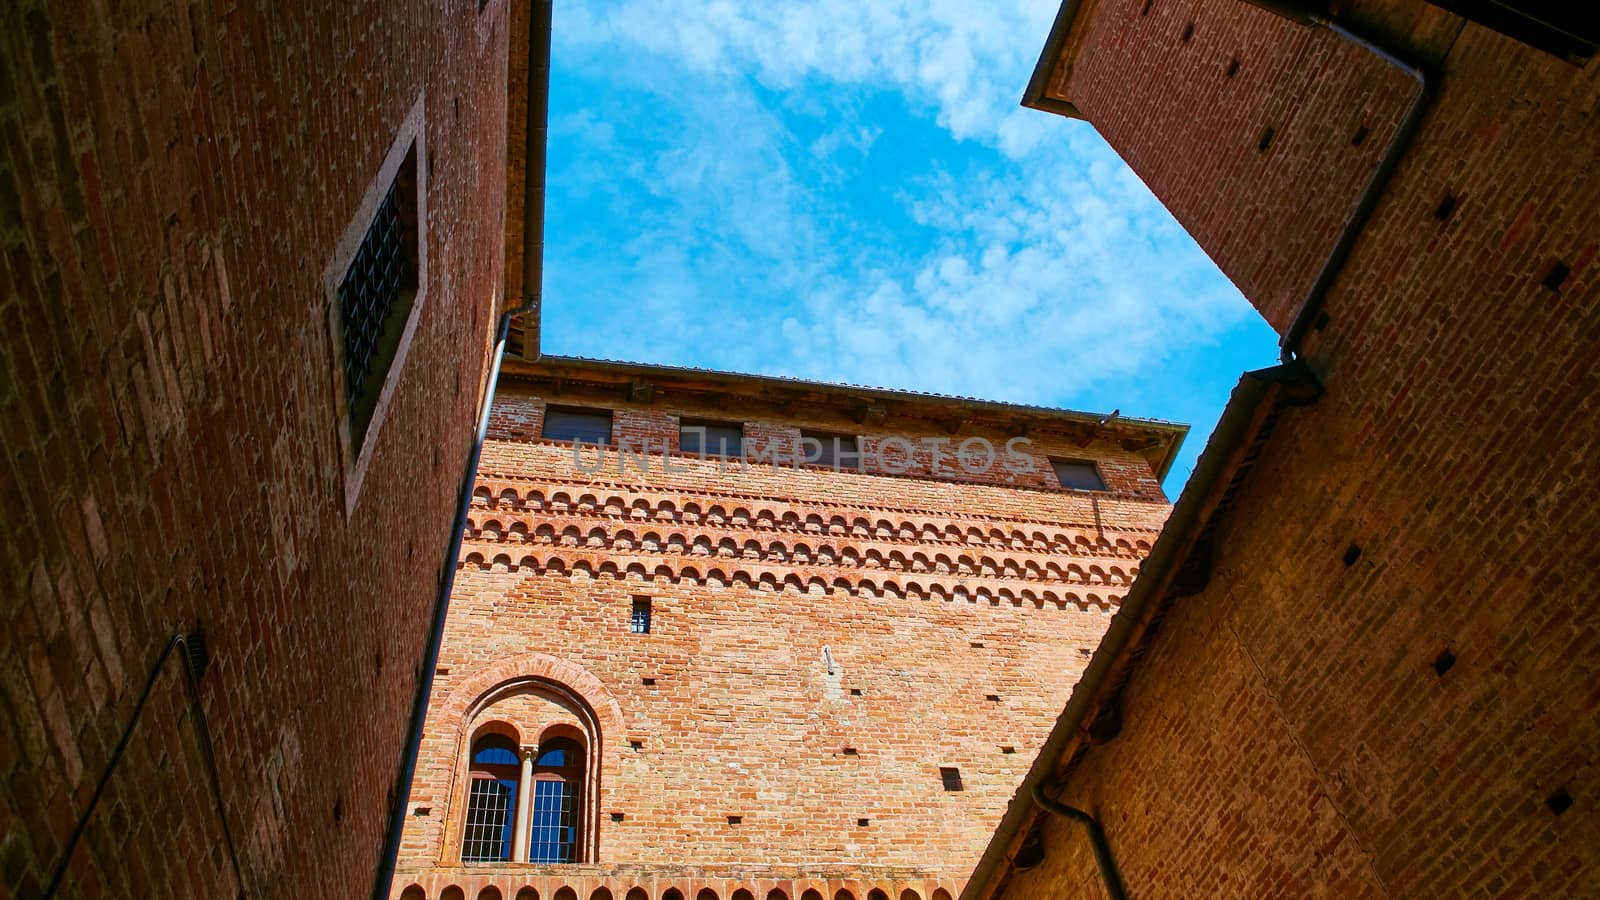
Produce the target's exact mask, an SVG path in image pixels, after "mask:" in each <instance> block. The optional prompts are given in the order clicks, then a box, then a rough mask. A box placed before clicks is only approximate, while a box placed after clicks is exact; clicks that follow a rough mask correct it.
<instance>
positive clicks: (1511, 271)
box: [1005, 0, 1600, 898]
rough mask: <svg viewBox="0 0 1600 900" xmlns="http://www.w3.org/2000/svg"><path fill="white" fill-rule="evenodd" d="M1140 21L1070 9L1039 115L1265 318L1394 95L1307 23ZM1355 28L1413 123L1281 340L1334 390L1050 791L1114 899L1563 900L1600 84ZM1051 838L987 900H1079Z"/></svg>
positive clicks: (1077, 869) (1576, 704) (1576, 801)
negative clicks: (1093, 147) (1088, 136)
mask: <svg viewBox="0 0 1600 900" xmlns="http://www.w3.org/2000/svg"><path fill="white" fill-rule="evenodd" d="M1143 5H1144V4H1143V0H1102V2H1099V3H1095V4H1089V5H1088V6H1086V8H1085V12H1084V17H1083V18H1080V20H1079V22H1080V24H1079V30H1080V32H1081V33H1083V34H1084V35H1086V37H1085V38H1084V40H1085V41H1086V42H1088V45H1090V46H1086V47H1085V49H1084V51H1083V53H1082V54H1081V55H1080V56H1079V58H1078V59H1079V61H1078V62H1077V64H1076V67H1075V70H1074V74H1073V75H1072V78H1071V81H1070V85H1069V88H1068V90H1067V92H1066V96H1069V97H1070V98H1071V99H1072V100H1073V101H1074V102H1075V103H1077V104H1078V105H1079V107H1080V108H1081V109H1082V110H1083V111H1084V112H1085V114H1086V115H1087V116H1088V118H1089V119H1090V120H1092V121H1093V122H1094V123H1095V125H1096V127H1097V128H1099V129H1100V130H1101V131H1102V133H1104V134H1106V135H1107V137H1108V139H1109V140H1110V141H1111V142H1112V144H1113V145H1114V146H1116V147H1117V149H1118V151H1119V152H1120V153H1122V154H1123V155H1124V156H1125V157H1126V158H1128V159H1129V160H1130V162H1132V163H1133V166H1134V168H1135V170H1136V171H1137V172H1138V173H1139V175H1140V176H1141V177H1142V178H1144V179H1145V180H1146V181H1147V182H1148V183H1150V184H1151V185H1152V186H1153V187H1154V188H1155V190H1156V191H1157V193H1158V194H1160V195H1161V196H1162V198H1163V200H1164V201H1165V202H1166V203H1168V205H1169V206H1170V207H1171V208H1172V209H1173V210H1174V212H1175V213H1176V214H1177V215H1178V218H1179V219H1180V220H1181V221H1182V222H1183V224H1184V225H1185V227H1187V228H1188V229H1189V230H1190V231H1191V232H1192V233H1193V234H1194V236H1195V237H1196V239H1197V240H1198V241H1199V243H1200V244H1201V245H1202V246H1203V247H1205V248H1206V249H1207V251H1208V252H1210V253H1211V254H1212V255H1213V257H1214V258H1216V259H1217V260H1218V261H1219V262H1220V263H1221V264H1222V266H1223V268H1224V269H1225V270H1226V271H1227V273H1228V274H1229V275H1230V276H1231V277H1232V278H1234V279H1235V281H1237V282H1238V283H1239V284H1240V285H1241V286H1242V287H1243V288H1244V289H1245V290H1246V293H1247V294H1248V295H1249V296H1250V298H1251V300H1252V302H1254V303H1256V305H1257V306H1258V307H1259V308H1261V309H1262V311H1263V313H1264V314H1266V315H1267V316H1268V317H1269V318H1270V319H1271V320H1272V321H1273V322H1274V323H1275V324H1277V325H1279V326H1280V327H1281V326H1283V325H1284V324H1285V321H1286V320H1285V317H1284V315H1283V313H1284V312H1285V311H1286V310H1287V307H1286V306H1284V305H1283V303H1282V298H1284V297H1288V296H1294V295H1296V294H1297V293H1298V292H1299V291H1301V290H1303V287H1304V284H1303V282H1304V279H1305V276H1306V273H1307V272H1308V271H1309V268H1308V264H1307V263H1305V262H1304V260H1311V259H1313V258H1315V257H1316V256H1317V255H1318V254H1320V253H1322V252H1325V250H1326V248H1327V243H1328V241H1329V240H1330V239H1331V235H1330V234H1329V233H1328V231H1327V224H1328V223H1329V222H1330V221H1332V211H1335V210H1339V209H1343V208H1346V207H1347V206H1348V204H1349V203H1350V202H1351V201H1352V200H1353V196H1354V195H1353V192H1352V191H1353V185H1354V184H1356V182H1357V175H1358V174H1361V176H1362V177H1364V173H1358V172H1357V171H1355V170H1356V169H1359V168H1360V167H1361V166H1362V165H1365V164H1368V163H1369V162H1370V159H1371V156H1370V154H1371V153H1374V152H1376V148H1375V147H1373V146H1372V145H1373V144H1374V143H1375V142H1376V143H1379V144H1381V143H1382V142H1383V141H1384V140H1385V139H1386V134H1387V133H1388V132H1389V131H1390V130H1391V129H1392V127H1393V115H1394V114H1395V111H1396V110H1397V109H1398V107H1399V105H1400V104H1401V103H1402V102H1403V101H1404V99H1405V98H1404V95H1403V94H1401V93H1400V90H1401V88H1400V87H1398V86H1396V85H1391V84H1390V81H1389V79H1388V78H1387V77H1386V76H1381V74H1380V73H1381V69H1380V68H1379V63H1377V62H1375V61H1374V60H1372V59H1371V58H1370V57H1363V56H1362V55H1361V54H1360V53H1359V52H1351V51H1347V50H1340V49H1336V47H1337V39H1336V38H1335V37H1334V36H1333V35H1331V34H1329V33H1327V32H1325V31H1316V32H1307V31H1303V30H1301V29H1299V28H1298V27H1297V26H1294V25H1292V24H1289V23H1286V22H1283V21H1281V20H1278V19H1275V18H1273V17H1272V16H1270V15H1267V14H1265V13H1262V12H1260V11H1258V10H1255V9H1252V8H1249V7H1247V6H1245V5H1244V4H1242V3H1233V2H1228V0H1205V2H1178V0H1156V2H1155V3H1153V4H1150V7H1151V8H1150V12H1149V13H1148V15H1145V16H1141V13H1140V9H1141V7H1142V6H1143ZM1347 16H1348V18H1350V19H1351V20H1354V21H1357V22H1363V23H1367V24H1368V26H1369V28H1370V30H1372V31H1374V32H1376V33H1378V34H1381V35H1385V36H1386V37H1387V39H1388V40H1389V41H1390V43H1391V44H1393V45H1395V46H1398V47H1401V48H1407V49H1408V51H1409V52H1413V53H1415V54H1416V55H1418V56H1420V57H1422V58H1423V59H1426V60H1429V61H1431V62H1432V63H1433V64H1435V65H1436V66H1437V67H1438V69H1439V70H1440V71H1441V78H1440V82H1439V87H1440V93H1439V96H1438V100H1437V103H1436V104H1435V106H1434V108H1433V110H1432V112H1431V113H1430V114H1429V116H1428V118H1427V119H1426V121H1425V122H1424V124H1423V126H1422V130H1421V133H1420V136H1419V137H1418V140H1417V141H1416V143H1415V144H1414V145H1413V146H1412V148H1411V149H1410V151H1409V152H1408V153H1407V155H1406V157H1405V159H1404V161H1403V162H1402V164H1401V166H1400V168H1399V170H1398V174H1397V177H1396V180H1395V181H1394V182H1393V183H1392V186H1391V190H1390V191H1389V193H1388V194H1387V195H1386V196H1385V199H1384V200H1383V202H1382V203H1381V205H1380V206H1379V207H1378V210H1377V213H1376V215H1375V217H1374V219H1373V221H1372V223H1371V225H1370V227H1369V229H1368V230H1367V231H1366V233H1365V234H1364V235H1363V237H1362V239H1361V241H1360V242H1359V243H1358V245H1357V247H1356V250H1355V254H1354V256H1353V258H1352V260H1351V265H1350V267H1349V269H1348V270H1347V271H1346V272H1345V274H1344V275H1343V277H1342V278H1341V279H1340V281H1339V282H1338V284H1337V285H1336V287H1335V289H1334V291H1333V293H1332V294H1331V296H1330V298H1329V300H1328V303H1327V307H1326V311H1327V313H1328V321H1327V324H1326V327H1325V328H1324V329H1323V330H1322V331H1321V332H1313V333H1312V335H1311V337H1310V340H1309V342H1308V345H1307V348H1306V349H1307V353H1308V358H1309V359H1310V361H1311V363H1312V365H1313V366H1314V367H1315V368H1316V369H1317V370H1319V371H1320V372H1322V373H1323V374H1324V375H1325V381H1326V386H1327V394H1326V396H1325V397H1324V398H1323V399H1322V400H1320V401H1319V402H1318V403H1317V404H1316V405H1315V406H1312V407H1308V408H1305V409H1302V410H1296V411H1293V412H1290V413H1287V414H1286V415H1285V417H1284V418H1283V420H1282V421H1281V422H1280V423H1279V425H1278V427H1277V430H1276V432H1275V434H1274V436H1273V438H1272V439H1271V442H1270V443H1269V444H1268V446H1267V447H1266V450H1265V452H1264V453H1263V455H1262V456H1261V458H1260V459H1259V461H1257V463H1256V465H1255V467H1254V469H1253V470H1252V472H1251V474H1250V475H1249V477H1248V480H1247V481H1246V482H1245V484H1244V487H1243V489H1242V491H1241V493H1240V494H1239V496H1238V497H1237V499H1236V502H1235V504H1234V506H1233V508H1232V509H1231V510H1230V511H1229V512H1228V514H1227V518H1226V520H1225V523H1224V525H1223V529H1222V532H1221V534H1220V541H1219V550H1218V558H1217V569H1216V571H1215V574H1214V575H1213V576H1212V579H1211V582H1210V585H1209V587H1208V589H1207V590H1205V591H1204V592H1203V593H1201V594H1199V595H1198V596H1193V597H1187V598H1183V599H1180V600H1177V601H1176V602H1175V605H1174V606H1173V608H1172V611H1171V613H1170V616H1169V618H1168V619H1167V620H1166V622H1165V623H1164V624H1163V626H1162V628H1161V630H1160V632H1159V634H1158V635H1157V636H1156V638H1155V639H1154V642H1153V644H1152V645H1151V646H1150V648H1149V650H1148V653H1147V655H1145V656H1144V657H1143V658H1142V659H1141V660H1140V661H1139V662H1138V668H1137V669H1136V670H1135V673H1134V675H1133V678H1132V680H1131V682H1130V683H1129V685H1128V688H1127V691H1126V694H1125V695H1124V697H1123V700H1122V711H1123V729H1122V732H1121V736H1120V737H1119V738H1117V739H1116V740H1115V741H1114V742H1112V743H1110V744H1108V745H1105V746H1101V747H1096V748H1093V749H1091V750H1090V751H1089V752H1088V755H1087V756H1086V757H1085V758H1084V759H1083V761H1082V762H1081V763H1079V764H1078V765H1077V766H1076V767H1075V768H1074V769H1073V770H1072V772H1071V774H1070V780H1069V781H1068V784H1067V788H1066V791H1065V793H1064V795H1063V799H1064V800H1065V801H1067V802H1070V803H1073V804H1075V805H1077V806H1080V807H1082V808H1085V809H1088V810H1091V811H1094V812H1095V813H1096V814H1097V815H1098V816H1100V818H1101V819H1102V821H1103V822H1104V823H1105V827H1106V830H1107V832H1108V836H1109V840H1110V842H1111V845H1112V848H1113V851H1114V852H1115V854H1116V856H1117V859H1118V861H1119V863H1120V865H1121V868H1122V872H1123V877H1124V880H1125V882H1126V885H1127V887H1128V890H1129V892H1130V893H1131V894H1132V895H1134V896H1143V897H1162V896H1171V897H1192V896H1238V897H1261V896H1336V897H1360V896H1375V897H1376V896H1387V897H1443V896H1468V895H1492V896H1506V897H1511V896H1541V897H1569V896H1590V895H1593V894H1594V893H1595V890H1596V885H1597V884H1600V874H1597V873H1600V817H1597V815H1596V812H1595V810H1596V805H1597V801H1600V780H1597V779H1600V776H1597V770H1596V768H1595V765H1594V759H1595V749H1596V747H1600V693H1597V692H1596V690H1595V686H1596V684H1600V633H1597V631H1596V628H1595V624H1594V621H1593V615H1592V614H1593V612H1594V597H1595V596H1596V594H1597V590H1600V583H1597V576H1596V571H1597V570H1596V566H1595V563H1596V561H1597V560H1600V508H1597V507H1596V506H1595V504H1594V502H1593V498H1594V497H1595V496H1596V495H1597V493H1600V483H1597V482H1600V480H1597V478H1596V472H1595V467H1594V465H1593V464H1592V461H1593V460H1595V459H1596V458H1600V446H1597V437H1600V426H1597V424H1596V423H1597V421H1600V419H1597V417H1596V411H1597V410H1596V397H1597V396H1600V391H1597V388H1600V375H1597V370H1596V367H1595V360H1596V359H1597V358H1600V343H1597V335H1600V309H1597V304H1596V299H1597V287H1596V284H1597V282H1596V278H1595V272H1596V268H1595V265H1594V259H1595V254H1596V249H1597V246H1600V222H1597V220H1596V217H1595V210H1596V209H1597V208H1600V179H1597V172H1596V168H1595V165H1596V163H1595V160H1596V156H1595V148H1596V147H1597V146H1600V123H1597V121H1596V118H1595V114H1594V111H1595V108H1596V105H1595V104H1596V99H1597V94H1600V92H1597V90H1596V73H1597V71H1600V68H1597V64H1596V63H1594V62H1591V63H1590V64H1589V65H1588V66H1587V67H1582V68H1580V67H1577V66H1573V65H1571V64H1569V63H1566V62H1563V61H1560V60H1557V59H1554V58H1552V57H1549V56H1546V55H1543V54H1541V53H1538V52H1536V51H1534V50H1532V49H1530V48H1527V47H1525V46H1522V45H1520V44H1517V43H1515V42H1513V41H1511V40H1509V39H1507V38H1505V37H1503V36H1501V35H1498V34H1496V33H1493V32H1490V31H1487V30H1485V29H1483V28H1480V27H1477V26H1474V25H1463V23H1462V22H1461V21H1460V20H1459V19H1455V18H1453V17H1451V16H1448V15H1446V14H1444V13H1442V12H1440V11H1439V10H1437V9H1436V8H1432V7H1427V6H1425V5H1423V4H1420V3H1409V2H1408V3H1399V2H1384V3H1378V2H1364V3H1354V4H1350V8H1349V9H1348V10H1347ZM1188 22H1193V23H1194V34H1193V37H1192V39H1191V41H1190V42H1189V43H1188V44H1184V43H1182V42H1181V41H1180V40H1179V37H1180V36H1181V32H1182V30H1183V29H1184V27H1185V24H1186V23H1188ZM1235 56H1237V57H1238V58H1239V59H1241V60H1242V61H1243V66H1242V68H1241V69H1240V71H1239V72H1238V74H1237V76H1236V77H1235V78H1234V79H1231V80H1230V79H1228V78H1227V76H1226V69H1225V67H1226V65H1227V61H1228V60H1229V59H1230V58H1231V57H1235ZM1129 71H1138V72H1140V73H1141V77H1140V79H1139V80H1130V79H1128V78H1127V77H1125V75H1126V73H1127V72H1129ZM1275 120H1281V121H1282V122H1284V123H1286V124H1284V125H1282V126H1280V128H1279V130H1278V137H1277V139H1276V142H1275V143H1274V149H1273V150H1272V151H1271V152H1269V153H1268V154H1266V155H1265V156H1261V155H1259V154H1258V153H1257V151H1256V145H1255V140H1256V138H1257V136H1258V134H1257V132H1258V131H1259V129H1260V127H1261V125H1262V124H1263V123H1266V122H1271V121H1275ZM1356 122H1363V123H1367V124H1368V127H1369V128H1370V129H1371V134H1370V136H1369V137H1367V139H1366V143H1365V144H1363V145H1361V146H1360V147H1349V143H1350V141H1349V136H1350V135H1349V131H1350V127H1351V126H1352V125H1353V124H1354V123H1356ZM1341 148H1343V149H1341ZM1341 154H1342V156H1341ZM1198 159H1205V160H1206V163H1205V168H1206V169H1207V170H1208V172H1209V173H1214V174H1208V175H1207V176H1206V177H1196V175H1195V173H1194V169H1193V166H1192V165H1191V164H1190V162H1189V161H1191V160H1198ZM1325 166H1331V168H1324V167H1325ZM1447 196H1448V197H1449V198H1452V203H1453V208H1448V209H1447V208H1445V207H1447V206H1450V205H1451V204H1447V203H1445V198H1446V197H1447ZM1317 210H1326V211H1325V212H1322V213H1319V212H1317ZM1252 244H1257V245H1259V246H1258V247H1257V248H1256V249H1252V248H1251V245H1252ZM1280 248H1281V249H1285V250H1286V249H1288V248H1297V249H1296V250H1295V253H1296V254H1297V255H1296V256H1295V257H1294V258H1287V257H1286V258H1283V259H1276V258H1274V256H1273V254H1276V253H1278V252H1280ZM1297 260H1298V261H1297ZM1552 272H1554V273H1555V274H1554V275H1552ZM1563 272H1565V274H1564V275H1563V274H1562V273H1563ZM1446 654H1448V656H1447V655H1446ZM1452 659H1453V664H1450V661H1451V660H1452ZM1045 827H1046V831H1045V835H1046V851H1047V857H1046V860H1045V862H1044V863H1043V864H1042V865H1040V866H1039V867H1037V868H1036V869H1033V870H1032V871H1029V872H1026V873H1017V874H1016V875H1015V876H1014V877H1013V879H1012V881H1011V883H1010V887H1009V890H1008V891H1007V892H1006V894H1005V896H1008V897H1013V898H1033V897H1042V896H1063V895H1067V896H1101V895H1102V894H1101V888H1100V887H1099V878H1098V875H1097V874H1096V873H1095V868H1094V862H1093V859H1092V858H1091V856H1090V854H1089V851H1088V845H1087V841H1086V839H1085V838H1084V836H1083V833H1082V829H1081V828H1080V827H1079V826H1076V825H1073V824H1070V823H1064V822H1060V821H1056V820H1052V821H1050V822H1048V823H1047V825H1046V826H1045Z"/></svg>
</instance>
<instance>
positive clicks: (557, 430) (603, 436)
mask: <svg viewBox="0 0 1600 900" xmlns="http://www.w3.org/2000/svg"><path fill="white" fill-rule="evenodd" d="M540 435H541V436H542V437H543V438H544V439H545V440H547V441H561V442H563V443H569V444H570V443H572V442H573V441H582V442H584V443H586V444H610V443H611V410H609V409H588V408H585V407H574V406H551V407H548V408H546V409H545V411H544V428H543V430H542V431H541V432H540Z"/></svg>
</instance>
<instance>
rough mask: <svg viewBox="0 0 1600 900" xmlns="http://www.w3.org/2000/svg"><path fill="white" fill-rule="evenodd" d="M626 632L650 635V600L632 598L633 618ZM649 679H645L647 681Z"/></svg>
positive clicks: (646, 598) (647, 598)
mask: <svg viewBox="0 0 1600 900" xmlns="http://www.w3.org/2000/svg"><path fill="white" fill-rule="evenodd" d="M628 630H629V631H631V632H633V633H634V634H649V633H650V598H649V597H635V598H633V618H631V619H630V620H629V621H628ZM649 680H650V679H646V681H649Z"/></svg>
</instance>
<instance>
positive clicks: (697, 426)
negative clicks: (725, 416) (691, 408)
mask: <svg viewBox="0 0 1600 900" xmlns="http://www.w3.org/2000/svg"><path fill="white" fill-rule="evenodd" d="M678 449H679V450H681V451H683V452H684V453H698V454H699V455H701V456H741V455H743V454H744V425H743V423H740V422H707V421H690V420H685V421H684V422H682V423H681V424H680V425H679V426H678Z"/></svg>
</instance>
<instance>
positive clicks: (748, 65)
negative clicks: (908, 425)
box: [542, 0, 1276, 496]
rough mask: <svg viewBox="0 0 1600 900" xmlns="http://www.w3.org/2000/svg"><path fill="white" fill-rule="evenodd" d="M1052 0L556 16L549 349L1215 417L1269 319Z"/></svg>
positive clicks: (1250, 364)
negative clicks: (1195, 222)
mask: <svg viewBox="0 0 1600 900" xmlns="http://www.w3.org/2000/svg"><path fill="white" fill-rule="evenodd" d="M1054 12H1055V4H1054V3H1053V2H1049V0H1047V2H1005V3H1000V2H993V3H973V2H971V0H964V2H950V0H922V2H896V0H873V2H868V3H862V2H860V0H814V2H795V3H787V4H769V3H751V4H748V5H740V4H735V3H730V2H706V3H693V4H676V3H665V2H660V0H655V2H629V0H622V2H609V3H601V2H593V3H591V2H581V0H579V2H566V3H559V4H557V5H556V7H555V46H554V51H553V54H554V59H553V69H554V71H553V73H552V84H551V98H550V157H549V178H548V182H547V185H548V187H547V199H546V205H547V210H546V249H545V292H544V296H545V306H544V314H543V339H542V343H543V346H544V349H545V351H546V352H550V353H558V354H566V355H580V356H595V357H603V358H609V359H627V360H633V361H638V362H649V363H666V364H672V365H692V366H702V367H706V368H712V369H723V370H731V371H739V372H751V373H757V374H767V375H790V376H796V377H800V378H808V379H815V380H820V381H841V382H849V383H855V384H869V385H879V386H884V387H893V388H906V389H911V390H923V391H937V392H940V393H951V394H961V395H967V396H974V397H982V398H984V399H990V400H1006V401H1013V402H1021V403H1033V404H1041V405H1048V406H1065V407H1069V408H1073V409H1081V410H1086V411H1091V412H1109V411H1110V410H1112V409H1114V408H1119V409H1121V410H1122V412H1123V414H1124V415H1132V416H1148V417H1154V418H1161V419H1169V420H1173V421H1179V422H1184V423H1187V424H1189V425H1191V426H1193V430H1192V431H1191V432H1190V435H1189V439H1188V442H1187V444H1186V446H1185V449H1184V453H1183V455H1182V456H1181V457H1180V458H1179V460H1178V462H1177V464H1176V465H1175V466H1174V467H1173V470H1172V473H1171V475H1170V476H1169V477H1168V479H1167V489H1168V492H1169V493H1170V494H1172V495H1173V496H1176V494H1177V491H1178V489H1179V488H1180V487H1181V486H1182V484H1183V481H1184V480H1185V479H1186V478H1187V476H1188V473H1189V470H1190V468H1191V467H1192V466H1193V464H1194V459H1195V457H1196V456H1197V455H1198V453H1199V451H1200V449H1201V448H1202V447H1203V446H1204V444H1205V439H1206V436H1207V435H1208V434H1209V432H1210V430H1211V428H1212V426H1213V425H1214V424H1215V422H1216V418H1217V416H1218V414H1219V413H1220V412H1221V410H1222V407H1223V405H1224V403H1225V402H1226V401H1227V396H1228V392H1229V391H1230V390H1231V389H1232V387H1233V385H1234V383H1235V382H1236V381H1237V379H1238V376H1239V373H1240V372H1242V371H1244V370H1245V369H1250V368H1259V367H1262V366H1266V365H1270V364H1272V363H1273V362H1274V361H1275V360H1276V341H1275V339H1274V336H1273V334H1272V333H1271V331H1270V330H1269V329H1268V328H1267V326H1266V325H1265V324H1264V323H1263V322H1262V321H1261V320H1260V318H1259V316H1257V315H1256V314H1255V312H1254V311H1253V310H1252V309H1251V308H1250V307H1249V305H1248V304H1247V303H1246V302H1245V300H1244V298H1243V297H1242V296H1240V295H1239V293H1238V291H1237V290H1236V289H1235V288H1234V287H1233V285H1232V284H1231V283H1230V282H1229V281H1228V280H1227V278H1226V277H1224V276H1223V275H1222V274H1221V273H1220V272H1219V271H1218V270H1217V269H1216V267H1215V266H1213V265H1212V264H1211V262H1210V260H1209V259H1207V257H1206V256H1205V254H1204V253H1203V252H1202V251H1201V250H1200V248H1199V247H1198V246H1197V245H1196V244H1195V243H1194V242H1193V241H1192V240H1191V239H1190V238H1189V237H1188V236H1187V235H1186V234H1184V232H1183V229H1182V228H1180V227H1179V226H1178V225H1177V223H1176V222H1174V221H1173V220H1172V218H1171V217H1170V216H1169V215H1168V214H1167V213H1166V211H1165V210H1164V209H1163V208H1162V206H1161V204H1160V203H1159V202H1158V201H1157V200H1156V199H1155V197H1154V196H1153V195H1151V194H1150V192H1149V191H1148V190H1147V189H1146V188H1145V187H1144V185H1143V184H1142V183H1141V182H1140V181H1139V180H1138V178H1137V177H1136V176H1134V175H1133V173H1132V172H1131V171H1129V170H1128V169H1127V167H1126V166H1124V165H1123V164H1122V162H1121V161H1120V160H1119V159H1118V158H1117V156H1116V154H1115V153H1113V152H1112V151H1111V149H1110V148H1109V147H1108V146H1107V145H1106V144H1105V142H1104V141H1102V140H1101V139H1100V138H1099V136H1098V135H1097V134H1096V133H1095V132H1094V130H1093V129H1092V128H1091V127H1089V126H1088V125H1086V124H1084V123H1081V122H1072V121H1068V120H1066V119H1062V118H1060V117H1058V116H1052V115H1047V114H1045V113H1041V112H1035V111H1032V110H1024V109H1022V108H1020V107H1019V106H1018V99H1019V98H1020V96H1021V94H1022V89H1023V87H1024V86H1025V85H1026V83H1027V80H1028V76H1029V74H1030V73H1031V71H1032V68H1033V63H1034V60H1035V59H1036V58H1037V54H1038V52H1039V48H1040V46H1041V45H1042V44H1043V42H1044V39H1045V35H1046V33H1047V32H1048V31H1049V26H1050V20H1051V18H1052V16H1053V15H1054Z"/></svg>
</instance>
